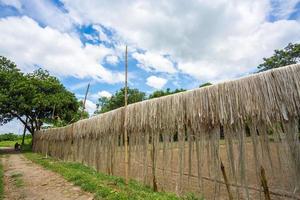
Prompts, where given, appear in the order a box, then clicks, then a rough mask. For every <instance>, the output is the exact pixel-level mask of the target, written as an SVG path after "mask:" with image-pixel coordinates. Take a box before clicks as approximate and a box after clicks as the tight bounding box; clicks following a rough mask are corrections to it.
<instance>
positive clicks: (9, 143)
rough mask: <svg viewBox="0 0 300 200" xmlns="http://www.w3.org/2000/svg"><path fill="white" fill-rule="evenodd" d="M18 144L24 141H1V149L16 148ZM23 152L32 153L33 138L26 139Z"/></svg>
mask: <svg viewBox="0 0 300 200" xmlns="http://www.w3.org/2000/svg"><path fill="white" fill-rule="evenodd" d="M16 142H18V143H19V144H21V143H22V139H18V140H14V141H1V142H0V147H13V148H14V147H15V144H16ZM22 151H31V138H26V139H25V140H24V145H23V146H22Z"/></svg>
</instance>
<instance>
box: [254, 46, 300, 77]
mask: <svg viewBox="0 0 300 200" xmlns="http://www.w3.org/2000/svg"><path fill="white" fill-rule="evenodd" d="M263 60H264V62H263V63H262V64H260V65H259V66H258V69H259V72H261V71H266V70H269V69H274V68H278V67H283V66H286V65H291V64H296V63H299V61H300V44H292V43H289V44H288V45H287V46H286V47H285V48H284V49H280V50H275V51H274V54H273V55H272V56H271V57H269V58H263Z"/></svg>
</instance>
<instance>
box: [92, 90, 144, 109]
mask: <svg viewBox="0 0 300 200" xmlns="http://www.w3.org/2000/svg"><path fill="white" fill-rule="evenodd" d="M127 93H128V104H132V103H135V102H139V101H143V100H145V99H146V98H145V97H146V94H145V93H144V92H141V91H139V90H138V89H131V88H128V90H127ZM124 105H125V89H124V88H121V89H120V90H118V91H117V92H116V93H115V94H114V95H112V96H111V97H110V98H107V97H101V98H99V99H98V103H97V111H96V112H95V114H99V113H105V112H108V111H111V110H114V109H117V108H120V107H122V106H124Z"/></svg>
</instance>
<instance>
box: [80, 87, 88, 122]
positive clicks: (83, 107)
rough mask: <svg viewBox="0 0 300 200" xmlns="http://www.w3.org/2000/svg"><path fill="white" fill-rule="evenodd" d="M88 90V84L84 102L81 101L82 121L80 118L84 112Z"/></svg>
mask: <svg viewBox="0 0 300 200" xmlns="http://www.w3.org/2000/svg"><path fill="white" fill-rule="evenodd" d="M89 89H90V83H89V84H88V86H87V88H86V92H85V96H84V100H83V105H82V112H81V116H80V119H82V117H83V113H84V110H85V103H86V98H87V95H88V93H89Z"/></svg>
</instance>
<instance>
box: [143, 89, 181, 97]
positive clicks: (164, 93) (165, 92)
mask: <svg viewBox="0 0 300 200" xmlns="http://www.w3.org/2000/svg"><path fill="white" fill-rule="evenodd" d="M184 91H186V90H185V89H182V88H180V89H176V90H174V91H172V90H170V88H167V89H166V90H157V91H154V92H153V93H152V94H150V95H149V99H152V98H157V97H162V96H167V95H170V94H175V93H178V92H184Z"/></svg>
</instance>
